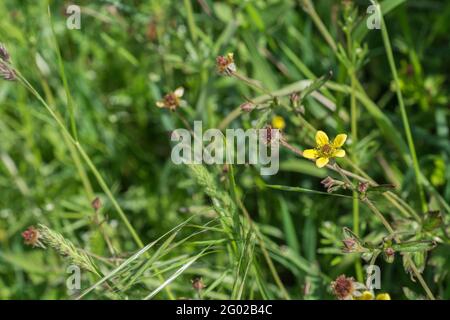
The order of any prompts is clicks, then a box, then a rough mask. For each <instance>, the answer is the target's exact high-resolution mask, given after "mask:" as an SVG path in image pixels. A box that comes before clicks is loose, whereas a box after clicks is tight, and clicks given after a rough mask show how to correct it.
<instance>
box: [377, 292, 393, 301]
mask: <svg viewBox="0 0 450 320" xmlns="http://www.w3.org/2000/svg"><path fill="white" fill-rule="evenodd" d="M376 300H391V296H390V295H389V293H379V294H377V297H376Z"/></svg>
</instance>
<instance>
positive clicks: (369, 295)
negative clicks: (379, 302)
mask: <svg viewBox="0 0 450 320" xmlns="http://www.w3.org/2000/svg"><path fill="white" fill-rule="evenodd" d="M358 300H373V294H372V292H370V291H364V292H363V293H362V294H361V296H360V297H359V298H358Z"/></svg>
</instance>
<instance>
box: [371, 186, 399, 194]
mask: <svg viewBox="0 0 450 320" xmlns="http://www.w3.org/2000/svg"><path fill="white" fill-rule="evenodd" d="M394 189H395V186H394V185H393V184H380V185H378V186H370V187H369V188H367V191H366V192H367V193H369V192H373V193H383V192H387V191H392V190H394Z"/></svg>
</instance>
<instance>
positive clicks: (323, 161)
mask: <svg viewBox="0 0 450 320" xmlns="http://www.w3.org/2000/svg"><path fill="white" fill-rule="evenodd" d="M345 140H347V135H346V134H343V133H341V134H338V135H337V136H336V138H334V140H333V141H332V142H330V141H329V139H328V136H327V134H326V133H325V132H323V131H321V130H319V131H317V133H316V147H315V148H314V149H307V150H305V151H303V156H304V157H305V158H307V159H314V160H316V166H318V167H319V168H322V167H324V166H326V165H327V164H328V162H329V161H330V158H334V157H338V158H342V157H345V150H343V149H340V147H342V146H343V145H344V143H345Z"/></svg>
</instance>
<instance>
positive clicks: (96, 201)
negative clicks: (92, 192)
mask: <svg viewBox="0 0 450 320" xmlns="http://www.w3.org/2000/svg"><path fill="white" fill-rule="evenodd" d="M91 205H92V208H93V209H94V210H95V211H96V212H97V211H98V210H99V209H100V208H101V207H102V202H101V200H100V198H99V197H96V198H95V199H94V200H92V202H91Z"/></svg>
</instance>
